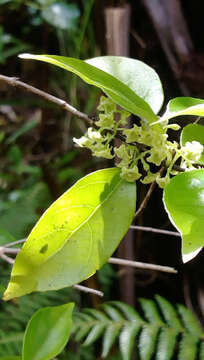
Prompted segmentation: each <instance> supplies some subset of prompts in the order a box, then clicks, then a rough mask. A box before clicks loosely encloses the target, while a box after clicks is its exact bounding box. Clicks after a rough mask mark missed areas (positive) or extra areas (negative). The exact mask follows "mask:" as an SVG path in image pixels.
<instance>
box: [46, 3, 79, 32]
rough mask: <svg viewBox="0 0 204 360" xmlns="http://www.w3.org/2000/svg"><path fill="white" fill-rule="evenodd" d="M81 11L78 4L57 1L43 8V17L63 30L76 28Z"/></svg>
mask: <svg viewBox="0 0 204 360" xmlns="http://www.w3.org/2000/svg"><path fill="white" fill-rule="evenodd" d="M79 16H80V11H79V9H78V6H77V5H76V4H65V3H63V2H56V3H54V4H51V5H50V6H47V7H45V8H44V9H43V10H42V17H43V19H44V20H46V21H47V22H48V23H49V24H50V25H52V26H55V27H56V28H58V29H62V30H75V29H76V26H77V20H78V19H79Z"/></svg>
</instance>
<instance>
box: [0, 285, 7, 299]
mask: <svg viewBox="0 0 204 360" xmlns="http://www.w3.org/2000/svg"><path fill="white" fill-rule="evenodd" d="M5 290H6V289H5V287H4V286H3V285H1V284H0V298H1V297H2V295H3V293H4V292H5Z"/></svg>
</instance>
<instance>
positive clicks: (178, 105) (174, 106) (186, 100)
mask: <svg viewBox="0 0 204 360" xmlns="http://www.w3.org/2000/svg"><path fill="white" fill-rule="evenodd" d="M181 115H197V116H204V100H202V99H196V98H192V97H188V96H186V97H177V98H175V99H172V100H170V101H169V103H168V105H167V109H166V112H165V113H164V115H163V116H162V117H161V120H160V121H161V122H162V121H166V120H169V119H171V118H174V117H177V116H181Z"/></svg>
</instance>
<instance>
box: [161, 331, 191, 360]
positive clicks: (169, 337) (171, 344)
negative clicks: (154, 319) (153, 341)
mask: <svg viewBox="0 0 204 360" xmlns="http://www.w3.org/2000/svg"><path fill="white" fill-rule="evenodd" d="M177 335H178V332H177V331H175V330H172V329H168V328H163V329H162V331H161V333H160V335H159V339H158V346H157V355H156V360H171V359H172V356H173V353H174V348H175V345H176V338H177ZM182 360H186V358H185V357H183V358H182Z"/></svg>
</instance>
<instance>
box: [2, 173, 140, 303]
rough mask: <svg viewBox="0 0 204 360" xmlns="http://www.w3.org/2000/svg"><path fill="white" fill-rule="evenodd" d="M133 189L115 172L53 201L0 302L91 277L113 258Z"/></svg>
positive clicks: (84, 181) (128, 218) (77, 186)
mask: <svg viewBox="0 0 204 360" xmlns="http://www.w3.org/2000/svg"><path fill="white" fill-rule="evenodd" d="M135 203H136V184H135V183H129V182H127V181H125V180H123V179H122V178H121V177H120V170H119V169H118V168H110V169H104V170H99V171H96V172H94V173H91V174H89V175H87V176H85V177H84V178H82V179H81V180H79V181H78V182H77V183H76V184H75V185H74V186H72V187H71V188H70V189H69V190H68V191H67V192H65V193H64V194H63V195H62V196H61V197H60V198H59V199H58V200H56V201H55V202H54V203H53V204H52V205H51V206H50V208H48V210H47V211H46V212H45V213H44V215H43V216H42V217H41V218H40V220H39V222H38V223H37V225H36V226H35V227H34V229H33V230H32V231H31V233H30V235H29V237H28V239H27V241H26V243H25V244H24V246H23V248H22V250H21V251H20V252H19V254H18V255H17V258H16V261H15V264H14V267H13V270H12V274H11V280H10V283H9V285H8V288H7V290H6V291H5V293H4V300H9V299H11V298H13V297H18V296H22V295H24V294H27V293H30V292H32V291H46V290H55V289H60V288H63V287H66V286H72V285H73V284H77V283H79V282H81V281H83V280H85V279H87V278H88V277H89V276H91V275H93V274H94V273H95V272H96V270H98V269H99V268H100V267H101V266H102V265H103V264H104V263H105V262H106V261H107V260H108V259H109V257H110V256H111V255H112V253H113V252H114V251H115V249H116V247H117V246H118V244H119V243H120V241H121V239H122V238H123V236H124V235H125V233H126V231H127V230H128V228H129V225H130V223H131V221H132V218H133V216H134V212H135Z"/></svg>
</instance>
